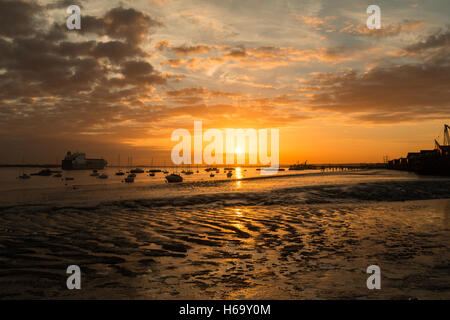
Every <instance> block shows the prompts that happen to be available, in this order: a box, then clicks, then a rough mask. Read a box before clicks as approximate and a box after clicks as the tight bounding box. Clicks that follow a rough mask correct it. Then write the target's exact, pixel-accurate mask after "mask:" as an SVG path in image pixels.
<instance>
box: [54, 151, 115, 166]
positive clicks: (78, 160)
mask: <svg viewBox="0 0 450 320" xmlns="http://www.w3.org/2000/svg"><path fill="white" fill-rule="evenodd" d="M106 165H107V162H106V160H104V159H88V158H86V154H85V153H80V152H75V153H71V152H70V151H68V152H67V154H66V157H65V158H64V160H62V162H61V168H62V169H63V170H94V169H97V170H101V169H103V168H105V166H106Z"/></svg>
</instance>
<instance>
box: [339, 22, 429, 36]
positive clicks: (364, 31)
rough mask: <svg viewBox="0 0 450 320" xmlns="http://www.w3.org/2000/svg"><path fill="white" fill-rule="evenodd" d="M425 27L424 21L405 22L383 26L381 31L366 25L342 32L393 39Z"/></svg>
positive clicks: (352, 27)
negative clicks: (403, 33) (402, 33)
mask: <svg viewBox="0 0 450 320" xmlns="http://www.w3.org/2000/svg"><path fill="white" fill-rule="evenodd" d="M424 25H425V22H424V21H410V20H405V21H403V22H402V23H394V24H389V25H387V26H382V27H381V29H369V28H367V26H366V25H365V24H358V25H354V24H349V25H348V26H346V27H344V28H342V29H341V30H340V32H344V33H348V34H351V35H357V36H371V37H376V38H382V37H393V36H397V35H399V34H400V33H401V32H410V31H414V30H416V29H419V28H421V27H422V26H424Z"/></svg>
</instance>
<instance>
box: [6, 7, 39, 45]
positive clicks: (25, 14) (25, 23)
mask: <svg viewBox="0 0 450 320" xmlns="http://www.w3.org/2000/svg"><path fill="white" fill-rule="evenodd" d="M41 12H42V7H40V6H39V5H38V4H37V3H33V2H25V1H21V0H11V1H8V0H0V35H3V36H6V37H21V36H29V35H30V34H31V33H33V29H34V28H35V27H36V19H35V14H37V13H41Z"/></svg>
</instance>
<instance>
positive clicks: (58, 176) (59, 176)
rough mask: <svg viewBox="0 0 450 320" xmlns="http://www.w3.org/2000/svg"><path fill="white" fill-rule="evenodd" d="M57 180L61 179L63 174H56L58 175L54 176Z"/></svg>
mask: <svg viewBox="0 0 450 320" xmlns="http://www.w3.org/2000/svg"><path fill="white" fill-rule="evenodd" d="M53 176H54V177H55V178H61V177H62V174H61V173H56V174H54V175H53Z"/></svg>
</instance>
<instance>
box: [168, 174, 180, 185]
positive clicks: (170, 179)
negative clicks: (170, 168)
mask: <svg viewBox="0 0 450 320" xmlns="http://www.w3.org/2000/svg"><path fill="white" fill-rule="evenodd" d="M166 180H167V182H169V183H174V182H183V177H182V176H180V175H179V174H175V173H172V174H169V175H168V176H166Z"/></svg>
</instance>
